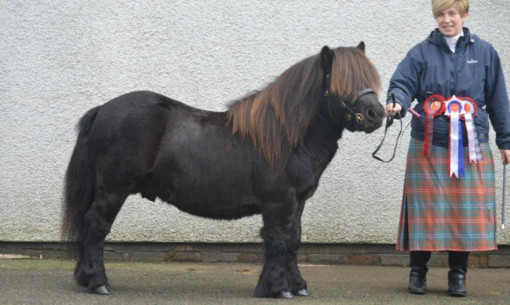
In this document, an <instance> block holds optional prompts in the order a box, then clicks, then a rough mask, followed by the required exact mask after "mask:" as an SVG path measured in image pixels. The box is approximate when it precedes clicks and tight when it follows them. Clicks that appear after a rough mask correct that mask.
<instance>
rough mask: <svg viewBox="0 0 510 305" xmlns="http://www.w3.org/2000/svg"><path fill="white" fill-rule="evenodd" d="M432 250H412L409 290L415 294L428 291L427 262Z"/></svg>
mask: <svg viewBox="0 0 510 305" xmlns="http://www.w3.org/2000/svg"><path fill="white" fill-rule="evenodd" d="M430 255H431V252H425V251H412V252H411V253H410V256H411V273H410V274H409V287H408V291H409V292H410V293H413V294H424V293H425V292H426V291H427V278H426V275H427V271H428V268H427V262H428V261H429V259H430Z"/></svg>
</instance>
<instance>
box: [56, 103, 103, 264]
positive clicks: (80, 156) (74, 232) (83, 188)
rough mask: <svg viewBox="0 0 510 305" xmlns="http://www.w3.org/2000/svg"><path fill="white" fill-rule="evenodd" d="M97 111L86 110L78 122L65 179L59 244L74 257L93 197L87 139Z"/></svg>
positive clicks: (77, 252)
mask: <svg viewBox="0 0 510 305" xmlns="http://www.w3.org/2000/svg"><path fill="white" fill-rule="evenodd" d="M98 109H99V107H95V108H93V109H91V110H89V111H88V112H87V113H86V114H85V115H84V116H83V117H82V118H81V119H80V122H79V123H78V126H77V129H78V139H77V141H76V145H75V147H74V151H73V154H72V156H71V160H70V161H69V165H68V167H67V172H66V177H65V186H64V202H63V204H62V213H63V214H62V236H61V241H62V244H63V246H64V250H65V251H66V252H68V253H70V254H73V256H74V257H75V258H77V254H79V253H81V250H82V247H83V245H82V241H83V239H84V230H83V229H84V221H83V218H84V215H85V213H86V212H87V210H88V209H89V207H90V206H91V204H92V201H93V200H94V196H95V180H96V178H95V173H94V170H93V168H92V163H91V160H90V153H89V137H90V130H91V128H92V125H93V123H94V120H95V118H96V115H97V111H98Z"/></svg>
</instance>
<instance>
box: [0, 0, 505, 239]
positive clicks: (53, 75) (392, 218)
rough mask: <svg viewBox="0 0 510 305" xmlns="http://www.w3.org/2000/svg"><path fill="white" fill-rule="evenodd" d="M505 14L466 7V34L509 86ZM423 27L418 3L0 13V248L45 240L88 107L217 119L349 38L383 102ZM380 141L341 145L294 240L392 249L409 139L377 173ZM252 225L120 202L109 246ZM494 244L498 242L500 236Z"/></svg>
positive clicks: (482, 5)
mask: <svg viewBox="0 0 510 305" xmlns="http://www.w3.org/2000/svg"><path fill="white" fill-rule="evenodd" d="M509 11H510V1H507V0H491V1H472V7H471V13H470V17H469V19H468V23H467V26H468V27H470V28H471V29H472V30H473V32H474V33H476V34H478V35H479V36H480V37H482V38H483V39H485V40H488V41H490V42H491V43H492V44H493V45H494V46H495V48H496V49H497V50H498V51H499V54H500V56H501V59H502V62H503V68H504V72H505V74H506V75H507V87H509V88H510V82H509V81H510V34H509V33H510V17H509V16H510V15H509ZM434 28H435V21H434V19H433V18H432V13H431V9H430V1H429V0H419V1H418V0H413V1H408V0H372V1H351V0H338V1H333V0H326V1H309V0H296V1H284V0H280V1H248V0H235V1H225V0H222V1H219V0H216V1H214V0H203V1H184V0H182V1H163V0H157V1H148V0H136V1H134V0H124V1H102V0H101V1H99V0H91V1H63V0H54V1H43V0H32V1H24V0H4V1H1V2H0V169H1V175H0V241H55V240H58V239H59V226H60V205H61V197H62V196H61V194H62V182H63V177H64V173H65V169H66V166H67V162H68V160H69V157H70V154H71V151H72V149H73V146H74V142H75V139H76V134H75V132H74V126H75V124H76V123H77V121H78V119H79V118H80V117H81V115H83V114H84V113H85V111H86V110H87V109H89V108H91V107H93V106H96V105H100V104H102V103H104V102H106V101H107V100H109V99H111V98H113V97H115V96H117V95H120V94H123V93H126V92H128V91H132V90H141V89H144V90H145V89H146V90H153V91H157V92H159V93H162V94H165V95H167V96H170V97H172V98H175V99H177V100H181V101H183V102H185V103H188V104H190V105H193V106H195V107H200V108H205V109H209V110H224V109H225V105H226V103H227V102H229V101H230V100H233V99H236V98H239V97H241V96H243V95H245V94H246V93H248V92H249V91H252V90H256V89H259V88H261V87H263V86H265V84H267V83H269V82H271V81H272V80H273V79H274V78H275V77H276V76H277V75H279V74H280V73H281V72H283V71H284V70H285V69H286V68H288V67H289V66H290V65H292V64H294V63H295V62H297V61H299V60H301V59H303V58H305V57H308V56H310V55H313V54H315V53H318V52H319V50H320V49H321V47H322V46H323V45H326V44H327V45H329V46H331V47H336V46H340V45H342V46H347V45H349V46H350V45H356V44H357V43H359V41H361V40H363V41H365V43H366V45H367V54H368V56H369V57H370V58H371V59H372V61H373V62H374V64H375V66H376V67H377V68H378V70H379V72H380V74H381V77H382V81H383V88H382V90H381V94H382V95H383V96H384V95H385V93H386V89H387V86H388V81H389V78H390V77H391V74H392V73H393V70H394V69H395V67H396V65H397V63H398V62H399V61H400V60H401V59H402V58H403V57H404V55H405V53H406V52H407V50H408V49H409V48H411V47H412V46H413V45H415V44H416V43H418V42H419V41H421V40H423V39H425V37H426V36H427V35H428V34H429V33H430V31H432V30H433V29H434ZM381 100H383V99H382V98H381ZM407 122H408V119H406V120H405V122H404V123H405V124H407ZM396 130H397V129H396V128H393V129H392V134H391V135H390V136H389V138H390V140H392V139H394V138H395V135H396ZM382 131H383V130H382V129H380V130H378V131H377V132H375V133H373V134H371V135H365V134H352V133H348V132H347V133H345V136H344V138H343V139H342V140H341V141H340V142H339V145H340V149H339V151H338V153H337V156H336V157H335V159H334V160H333V162H332V164H331V165H330V167H329V168H328V169H327V170H326V172H325V174H324V176H323V178H322V180H321V184H320V187H319V189H318V190H317V192H316V194H315V196H314V197H313V198H311V199H310V200H309V201H308V204H307V207H306V209H305V213H304V216H303V241H305V242H342V243H394V242H395V240H396V232H397V224H398V218H399V212H400V196H401V192H402V184H403V174H404V163H405V154H406V151H407V144H408V141H409V135H408V134H409V129H408V130H407V132H406V136H405V137H404V138H403V139H402V142H401V144H400V146H399V149H398V156H397V158H396V159H395V160H394V161H393V162H392V163H391V164H381V163H378V162H376V161H375V160H373V159H372V158H371V156H370V154H371V152H372V151H373V149H374V148H375V147H376V146H377V144H378V143H379V141H380V140H381V138H382ZM390 142H391V141H389V142H388V146H387V147H386V148H387V149H386V152H390V150H391V148H390V147H389V145H390ZM493 142H494V138H492V140H491V143H493ZM493 151H494V152H495V153H496V154H497V151H496V150H495V146H493ZM496 156H498V155H496ZM498 161H499V160H498ZM497 163H498V164H497V171H498V174H497V177H498V186H499V187H501V179H500V177H501V174H502V171H501V170H502V166H501V165H500V164H499V162H497ZM500 203H501V199H500V193H499V191H498V210H499V209H500ZM498 216H499V214H498ZM507 221H508V222H509V224H510V217H507ZM260 226H261V218H260V216H256V217H251V218H247V219H243V220H238V221H232V222H229V221H214V220H206V219H201V218H198V217H194V216H190V215H187V214H184V213H182V212H180V211H178V210H177V209H176V208H174V207H172V206H168V205H166V204H164V203H162V202H156V203H151V202H149V201H147V200H142V199H141V198H140V197H139V196H132V197H130V198H129V199H128V201H127V202H126V204H125V205H124V208H123V209H122V211H121V213H120V214H119V217H118V219H117V221H116V223H115V224H114V227H113V231H112V233H111V235H110V236H109V239H110V240H114V241H160V242H254V241H255V242H256V241H259V240H260V239H259V238H258V232H259V228H260ZM498 240H499V242H500V243H501V244H510V230H506V231H503V232H500V233H499V238H498Z"/></svg>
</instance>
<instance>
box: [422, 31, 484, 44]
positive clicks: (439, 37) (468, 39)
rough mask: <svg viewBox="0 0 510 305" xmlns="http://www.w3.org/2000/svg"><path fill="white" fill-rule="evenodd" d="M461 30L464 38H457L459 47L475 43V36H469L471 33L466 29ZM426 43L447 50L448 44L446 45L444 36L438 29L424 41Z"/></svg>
mask: <svg viewBox="0 0 510 305" xmlns="http://www.w3.org/2000/svg"><path fill="white" fill-rule="evenodd" d="M462 30H463V31H464V36H463V37H461V38H459V39H460V40H461V42H460V45H459V47H463V46H465V45H467V44H472V43H475V38H476V35H474V34H471V31H469V29H468V28H465V27H463V28H462ZM426 40H427V41H428V42H430V43H433V44H435V45H438V46H442V47H445V48H447V49H449V47H448V44H447V43H446V40H445V39H444V35H443V34H442V33H441V32H440V31H439V29H437V28H436V29H435V30H434V31H432V32H431V33H430V35H429V37H427V39H426Z"/></svg>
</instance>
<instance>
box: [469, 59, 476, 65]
mask: <svg viewBox="0 0 510 305" xmlns="http://www.w3.org/2000/svg"><path fill="white" fill-rule="evenodd" d="M477 62H478V60H476V59H470V60H468V61H467V63H468V64H476V63H477Z"/></svg>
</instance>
